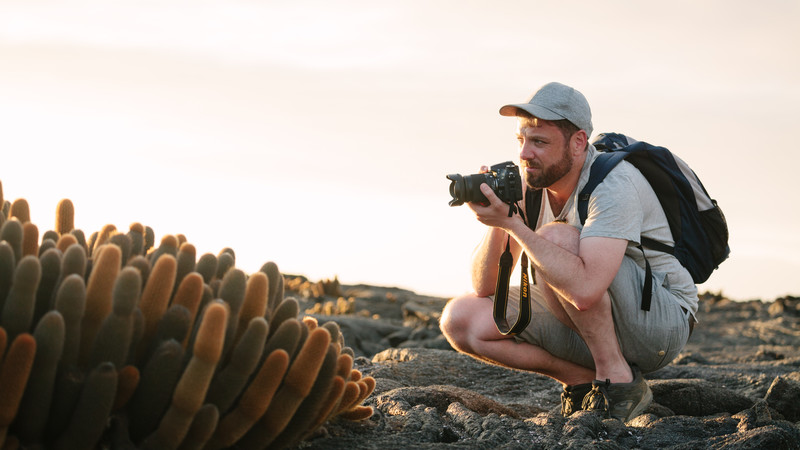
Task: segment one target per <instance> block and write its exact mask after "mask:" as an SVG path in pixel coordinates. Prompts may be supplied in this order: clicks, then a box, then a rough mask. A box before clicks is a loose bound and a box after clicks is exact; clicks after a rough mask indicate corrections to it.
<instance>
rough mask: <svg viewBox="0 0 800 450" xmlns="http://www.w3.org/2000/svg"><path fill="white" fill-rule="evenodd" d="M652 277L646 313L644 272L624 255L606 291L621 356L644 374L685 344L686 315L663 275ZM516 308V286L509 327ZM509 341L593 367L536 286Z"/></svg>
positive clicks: (511, 291) (510, 298)
mask: <svg viewBox="0 0 800 450" xmlns="http://www.w3.org/2000/svg"><path fill="white" fill-rule="evenodd" d="M653 278H654V279H653V298H652V302H651V305H650V311H642V309H641V298H642V286H643V285H644V269H642V268H641V267H639V266H638V265H637V264H636V263H635V262H634V261H633V260H632V259H630V258H628V257H627V256H626V257H625V258H623V261H622V266H621V267H620V270H619V272H618V273H617V276H616V277H615V278H614V281H612V283H611V286H609V289H608V292H609V295H610V297H611V309H612V315H613V316H614V325H615V327H616V333H617V339H618V340H619V343H620V347H621V348H622V354H623V356H624V357H625V359H626V360H627V361H628V362H629V363H631V364H635V365H637V366H639V368H640V369H641V370H642V372H645V373H646V372H652V371H654V370H657V369H660V368H662V367H664V366H666V365H667V364H669V363H670V362H671V361H672V360H673V359H675V357H676V356H678V353H680V351H681V350H682V349H683V346H684V345H686V341H687V340H688V339H689V321H688V319H689V313H687V312H686V311H685V310H684V309H683V308H682V307H681V306H680V305H679V304H678V302H677V300H675V298H674V296H673V295H672V294H671V293H670V291H669V286H668V282H667V281H666V276H665V274H663V273H656V272H653ZM512 283H513V281H512ZM518 307H519V286H511V287H510V289H509V294H508V308H507V311H508V312H507V318H508V322H509V323H514V320H515V319H516V317H517V310H518ZM515 339H517V340H518V341H524V342H528V343H531V344H534V345H536V346H538V347H541V348H543V349H545V350H547V351H548V352H550V353H551V354H552V355H553V356H556V357H558V358H561V359H566V360H568V361H572V362H574V363H577V364H579V365H582V366H584V367H589V368H594V360H593V359H592V354H591V353H590V352H589V348H588V347H587V346H586V344H585V343H584V341H583V339H582V338H581V337H580V336H579V335H578V334H577V333H576V332H575V331H573V330H572V329H571V328H569V327H568V326H566V325H564V324H563V323H561V322H560V321H559V320H558V319H556V317H555V316H554V315H553V314H552V313H551V312H550V310H549V309H547V307H546V306H545V301H544V299H543V297H542V294H541V291H540V290H539V286H536V285H532V286H531V322H530V324H529V325H528V326H527V328H525V330H523V331H522V333H520V334H519V335H517V336H516V337H515Z"/></svg>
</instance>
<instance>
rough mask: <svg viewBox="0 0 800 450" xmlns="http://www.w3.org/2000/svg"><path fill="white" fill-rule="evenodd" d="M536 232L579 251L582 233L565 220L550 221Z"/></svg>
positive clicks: (576, 251)
mask: <svg viewBox="0 0 800 450" xmlns="http://www.w3.org/2000/svg"><path fill="white" fill-rule="evenodd" d="M536 234H538V235H539V236H541V237H543V238H545V239H547V240H548V241H550V242H552V243H554V244H556V245H558V246H559V247H561V248H564V249H566V250H569V251H571V252H573V253H576V254H577V253H578V246H579V243H580V238H581V234H580V231H578V229H577V228H575V227H574V226H572V225H569V224H566V223H563V222H550V223H548V224H545V225H543V226H541V227H540V228H539V229H538V230H536Z"/></svg>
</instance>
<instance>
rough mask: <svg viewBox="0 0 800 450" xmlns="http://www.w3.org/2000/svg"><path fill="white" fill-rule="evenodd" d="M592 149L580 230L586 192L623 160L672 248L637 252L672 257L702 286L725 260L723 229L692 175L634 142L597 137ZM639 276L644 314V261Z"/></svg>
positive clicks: (536, 198)
mask: <svg viewBox="0 0 800 450" xmlns="http://www.w3.org/2000/svg"><path fill="white" fill-rule="evenodd" d="M593 144H594V146H595V147H596V148H597V149H598V150H599V151H600V152H601V153H600V155H599V156H598V157H597V159H596V160H595V161H594V162H593V163H592V167H591V169H590V172H589V180H588V181H587V182H586V186H584V188H583V190H581V192H580V193H579V194H578V216H579V218H580V221H581V224H583V223H584V222H585V221H586V216H587V214H588V207H589V197H590V196H591V193H592V191H594V189H595V188H596V187H597V186H598V185H599V184H600V183H601V182H602V181H603V179H604V178H605V176H606V175H608V173H609V172H610V171H611V169H613V168H614V167H616V165H617V164H619V163H620V161H622V160H623V159H625V160H627V161H628V162H630V163H631V164H633V165H634V167H636V168H637V169H639V171H640V172H641V173H642V175H644V177H645V178H646V179H647V181H648V182H649V183H650V186H652V188H653V191H655V193H656V196H657V197H658V199H659V201H660V203H661V207H662V208H663V209H664V213H665V214H666V216H667V221H668V222H669V228H670V231H671V232H672V238H673V241H674V242H675V245H674V246H670V245H667V244H665V243H663V242H658V241H655V240H652V239H649V238H646V237H644V236H642V238H641V244H642V246H644V247H647V248H649V249H652V250H657V251H661V252H665V253H670V254H672V255H674V256H675V258H677V259H678V261H679V262H680V263H681V264H682V265H683V267H685V268H686V269H687V270H688V271H689V274H691V276H692V279H693V280H694V282H695V283H702V282H704V281H706V280H707V279H708V277H709V276H710V275H711V273H712V272H713V271H714V270H715V269H716V268H717V267H719V265H720V263H722V262H723V261H725V259H727V258H728V256H729V255H730V247H729V246H728V225H727V222H726V221H725V215H724V214H723V213H722V210H721V209H720V208H719V206H717V202H716V201H715V200H713V199H712V198H711V197H710V196H709V195H708V192H706V190H705V188H704V187H703V184H702V183H701V182H700V180H699V179H698V178H697V175H695V173H694V171H693V170H692V169H691V168H690V167H689V166H688V165H687V164H686V163H685V162H684V161H683V160H681V159H680V158H678V157H677V156H675V155H674V154H672V152H670V151H669V150H667V149H666V148H664V147H656V146H653V145H650V144H648V143H646V142H638V141H636V140H634V139H632V138H629V137H627V136H625V135H623V134H619V133H605V134H600V135H599V136H597V138H595V140H594V142H593ZM528 194H533V195H526V203H527V204H526V210H527V211H528V217H529V218H530V219H531V222H530V224H531V225H533V226H535V223H536V222H535V221H534V220H533V218H536V217H538V216H539V209H540V207H541V190H537V191H529V192H528ZM640 248H641V246H640ZM642 253H644V249H642ZM645 272H646V273H645V285H644V288H643V292H642V309H643V310H645V311H649V310H650V300H651V296H652V273H651V270H650V263H649V262H647V258H645Z"/></svg>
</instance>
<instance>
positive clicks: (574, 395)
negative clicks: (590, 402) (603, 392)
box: [561, 383, 592, 417]
mask: <svg viewBox="0 0 800 450" xmlns="http://www.w3.org/2000/svg"><path fill="white" fill-rule="evenodd" d="M591 390H592V383H584V384H575V385H571V386H564V391H563V392H561V415H562V416H564V417H567V416H569V415H570V414H572V413H574V412H575V411H580V410H581V405H582V404H583V398H584V397H586V394H588V393H589V392H590V391H591Z"/></svg>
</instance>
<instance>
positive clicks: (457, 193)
mask: <svg viewBox="0 0 800 450" xmlns="http://www.w3.org/2000/svg"><path fill="white" fill-rule="evenodd" d="M447 179H448V180H450V196H451V197H453V199H452V200H450V203H448V204H449V205H450V206H458V205H463V204H464V202H465V201H467V199H466V196H467V191H466V186H465V184H464V177H462V176H461V175H459V174H457V173H456V174H452V175H447Z"/></svg>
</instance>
